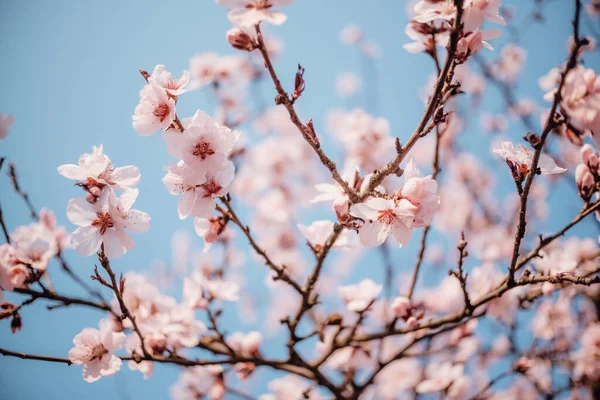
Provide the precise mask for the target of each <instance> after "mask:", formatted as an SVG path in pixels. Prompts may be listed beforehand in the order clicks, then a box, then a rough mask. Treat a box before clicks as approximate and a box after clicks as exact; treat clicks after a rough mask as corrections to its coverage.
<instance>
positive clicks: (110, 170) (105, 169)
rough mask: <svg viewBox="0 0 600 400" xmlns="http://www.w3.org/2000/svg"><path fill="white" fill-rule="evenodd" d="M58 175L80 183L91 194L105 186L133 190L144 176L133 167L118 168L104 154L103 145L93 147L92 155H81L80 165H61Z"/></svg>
mask: <svg viewBox="0 0 600 400" xmlns="http://www.w3.org/2000/svg"><path fill="white" fill-rule="evenodd" d="M58 173H59V174H61V175H62V176H64V177H65V178H67V179H73V180H76V181H80V184H79V185H80V186H82V187H84V188H85V189H86V190H88V191H89V192H90V193H92V192H94V190H93V189H92V188H93V187H96V188H98V189H99V190H102V189H103V188H104V187H105V186H110V187H112V188H115V189H122V190H125V189H128V188H132V187H134V186H136V185H137V184H138V183H140V179H141V176H142V175H141V174H140V170H139V169H138V168H137V167H135V166H133V165H127V166H125V167H119V168H116V167H115V166H114V165H113V164H112V162H111V161H110V158H109V157H108V156H107V155H106V154H104V152H103V148H102V145H100V146H98V147H96V146H93V147H92V153H91V154H87V153H86V154H83V155H81V156H80V157H79V162H78V165H74V164H64V165H61V166H60V167H58ZM96 193H97V194H99V192H96Z"/></svg>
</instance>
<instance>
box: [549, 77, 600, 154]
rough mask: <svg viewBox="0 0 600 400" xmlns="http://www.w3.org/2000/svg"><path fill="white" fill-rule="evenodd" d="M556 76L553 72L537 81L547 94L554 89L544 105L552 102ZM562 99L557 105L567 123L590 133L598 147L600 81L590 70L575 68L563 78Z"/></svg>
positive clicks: (599, 132)
mask: <svg viewBox="0 0 600 400" xmlns="http://www.w3.org/2000/svg"><path fill="white" fill-rule="evenodd" d="M557 74H558V72H557V71H555V70H552V71H551V72H550V75H549V76H547V78H544V80H541V81H540V84H541V85H542V86H543V88H544V89H546V90H549V89H550V88H551V87H553V86H554V89H552V90H550V91H549V92H548V93H546V95H545V96H544V99H546V100H547V101H552V100H553V99H554V95H555V93H556V91H557V90H558V88H556V85H557V84H558V82H557V81H558V79H557V78H556V76H557ZM553 83H554V85H553ZM561 95H562V96H561V102H560V104H561V106H562V107H563V108H564V111H565V112H566V114H567V115H568V117H569V118H570V119H569V122H570V123H571V124H572V125H573V126H575V127H576V128H578V129H581V130H582V131H586V130H589V131H590V132H591V133H592V136H593V138H594V140H595V141H596V143H600V138H599V137H598V136H599V135H600V77H599V76H597V75H596V73H595V72H594V70H593V69H591V68H585V67H584V66H582V65H577V66H576V67H575V68H573V69H572V70H570V71H569V73H568V74H567V76H566V77H565V81H564V85H563V87H562V92H561Z"/></svg>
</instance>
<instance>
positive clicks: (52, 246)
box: [10, 223, 58, 271]
mask: <svg viewBox="0 0 600 400" xmlns="http://www.w3.org/2000/svg"><path fill="white" fill-rule="evenodd" d="M10 236H11V238H12V240H13V242H14V249H15V257H16V258H17V259H18V260H19V262H21V263H23V264H27V265H31V267H32V268H35V269H37V270H40V271H44V270H45V269H46V267H47V266H48V263H49V262H50V260H51V259H52V258H53V257H54V256H55V255H56V254H57V253H58V243H57V241H56V237H55V236H54V234H53V232H51V231H50V230H48V229H46V227H45V226H43V225H41V224H37V223H36V224H31V225H28V226H21V227H19V228H17V229H16V230H15V232H13V233H12V234H11V235H10Z"/></svg>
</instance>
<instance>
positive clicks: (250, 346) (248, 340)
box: [227, 331, 263, 357]
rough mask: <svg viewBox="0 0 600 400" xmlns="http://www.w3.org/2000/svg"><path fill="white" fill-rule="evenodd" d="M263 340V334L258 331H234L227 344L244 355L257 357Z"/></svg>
mask: <svg viewBox="0 0 600 400" xmlns="http://www.w3.org/2000/svg"><path fill="white" fill-rule="evenodd" d="M262 340H263V338H262V335H261V334H260V332H258V331H251V332H248V333H243V332H234V333H232V334H231V336H229V338H228V339H227V344H229V346H230V347H231V348H232V349H233V350H235V351H236V352H238V353H240V354H241V355H242V357H256V356H257V355H258V354H259V349H260V345H261V344H262Z"/></svg>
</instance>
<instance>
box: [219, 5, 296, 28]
mask: <svg viewBox="0 0 600 400" xmlns="http://www.w3.org/2000/svg"><path fill="white" fill-rule="evenodd" d="M294 1H295V0H216V2H217V4H218V5H220V6H223V7H226V8H229V9H231V11H229V13H227V18H229V20H230V21H231V22H233V23H234V24H236V25H240V26H253V25H257V24H259V23H260V22H261V21H266V22H269V23H271V24H273V25H281V24H283V23H284V22H285V20H286V19H287V17H286V16H285V14H284V13H282V12H280V11H274V10H272V9H271V7H278V6H279V7H285V6H289V5H290V4H292V3H293V2H294Z"/></svg>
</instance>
